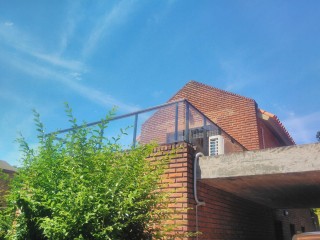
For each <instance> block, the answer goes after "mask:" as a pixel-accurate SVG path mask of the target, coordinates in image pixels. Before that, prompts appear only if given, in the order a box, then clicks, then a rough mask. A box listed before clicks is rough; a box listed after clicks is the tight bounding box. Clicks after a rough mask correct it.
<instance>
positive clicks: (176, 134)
mask: <svg viewBox="0 0 320 240" xmlns="http://www.w3.org/2000/svg"><path fill="white" fill-rule="evenodd" d="M178 115H179V103H176V115H175V125H174V141H175V142H178V120H179V117H178Z"/></svg>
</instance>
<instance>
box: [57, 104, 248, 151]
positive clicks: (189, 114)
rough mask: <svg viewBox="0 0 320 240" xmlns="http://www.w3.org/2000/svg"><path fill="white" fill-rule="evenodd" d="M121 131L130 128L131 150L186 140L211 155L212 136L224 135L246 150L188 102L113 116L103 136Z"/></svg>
mask: <svg viewBox="0 0 320 240" xmlns="http://www.w3.org/2000/svg"><path fill="white" fill-rule="evenodd" d="M102 122H103V120H102V121H96V122H92V123H88V124H85V125H81V126H78V127H76V128H84V127H92V126H96V125H98V124H101V123H102ZM128 126H129V128H127V127H128ZM120 128H123V129H125V128H126V129H127V133H126V136H125V138H124V139H122V140H123V141H122V143H123V145H126V146H131V147H135V146H136V145H137V143H139V144H147V143H150V142H156V143H158V144H169V143H177V142H182V141H185V142H188V143H191V144H194V145H196V146H197V147H199V148H200V149H201V148H203V149H201V150H202V151H204V152H207V151H208V150H207V146H208V143H207V141H208V137H210V136H213V135H223V136H224V138H225V139H226V140H227V142H230V144H233V145H237V147H238V148H239V149H241V150H242V151H243V150H246V149H245V148H244V147H243V146H242V145H241V144H240V143H238V142H237V141H236V140H235V139H233V138H232V137H231V136H230V135H229V134H227V133H226V132H225V131H223V130H222V129H221V128H220V127H218V126H217V125H216V124H214V123H213V122H212V121H211V120H210V119H209V118H208V117H207V116H205V115H204V114H203V113H202V112H200V111H199V110H198V109H197V108H196V107H194V106H193V105H192V104H191V103H190V102H188V101H187V100H186V99H182V100H178V101H174V102H169V103H166V104H162V105H159V106H155V107H151V108H147V109H144V110H140V111H136V112H133V113H129V114H124V115H120V116H115V117H112V118H111V119H109V123H108V128H107V131H105V132H104V133H101V134H107V137H112V135H114V134H116V132H115V130H119V129H120ZM72 130H75V128H68V129H63V130H59V131H56V132H54V134H56V135H58V134H62V133H66V132H69V131H72ZM51 134H53V133H51Z"/></svg>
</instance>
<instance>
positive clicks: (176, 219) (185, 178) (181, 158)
mask: <svg viewBox="0 0 320 240" xmlns="http://www.w3.org/2000/svg"><path fill="white" fill-rule="evenodd" d="M168 155H172V156H171V159H170V163H169V167H168V169H167V171H166V172H165V174H164V175H163V177H162V184H164V185H163V187H164V189H163V191H166V192H169V193H170V198H171V199H172V200H174V203H173V204H171V205H170V206H169V207H171V209H173V210H174V211H175V212H177V214H175V215H174V216H173V218H172V219H171V220H169V221H168V222H167V223H169V224H174V225H179V227H178V228H177V229H175V232H176V233H185V232H190V231H192V229H190V226H189V222H188V218H189V215H188V211H189V210H188V209H189V208H190V207H191V205H190V201H189V199H190V198H191V197H192V196H191V194H192V191H193V188H192V186H193V173H192V159H193V156H194V149H193V147H192V146H191V145H190V144H187V143H179V144H168V145H162V146H159V147H156V148H155V149H154V152H153V154H152V155H151V156H150V157H149V158H148V160H149V161H152V160H153V159H154V158H161V157H166V156H168ZM186 239H187V238H186Z"/></svg>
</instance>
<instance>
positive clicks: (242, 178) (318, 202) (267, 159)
mask: <svg viewBox="0 0 320 240" xmlns="http://www.w3.org/2000/svg"><path fill="white" fill-rule="evenodd" d="M197 171H198V176H199V179H200V180H201V181H203V182H205V183H206V184H208V185H211V186H213V187H216V188H219V189H222V190H224V191H227V192H230V193H232V194H235V195H237V196H239V197H242V198H246V199H249V200H252V201H255V202H258V203H260V204H264V205H267V206H269V207H273V208H308V207H320V143H316V144H308V145H298V146H290V147H280V148H273V149H265V150H259V151H247V152H241V153H234V154H227V155H220V156H215V157H202V158H200V160H199V168H198V170H197Z"/></svg>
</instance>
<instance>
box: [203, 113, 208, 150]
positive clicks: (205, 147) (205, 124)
mask: <svg viewBox="0 0 320 240" xmlns="http://www.w3.org/2000/svg"><path fill="white" fill-rule="evenodd" d="M207 135H208V130H207V118H206V117H205V116H204V115H203V153H204V154H205V155H209V136H207Z"/></svg>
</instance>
